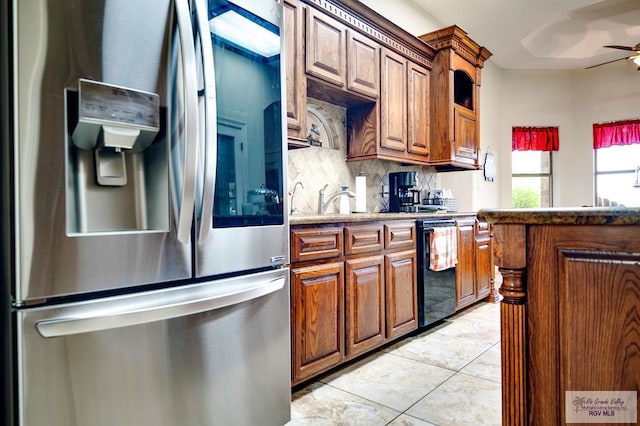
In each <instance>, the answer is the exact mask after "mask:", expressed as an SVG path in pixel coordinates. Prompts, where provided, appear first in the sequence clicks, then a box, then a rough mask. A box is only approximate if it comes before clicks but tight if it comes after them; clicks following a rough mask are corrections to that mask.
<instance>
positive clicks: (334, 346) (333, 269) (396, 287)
mask: <svg viewBox="0 0 640 426" xmlns="http://www.w3.org/2000/svg"><path fill="white" fill-rule="evenodd" d="M343 235H344V238H343V237H342V236H343ZM415 235H416V231H415V223H414V222H413V221H410V222H409V221H405V222H400V221H398V222H397V223H389V224H384V225H383V224H382V223H379V222H375V223H365V224H357V225H351V224H344V225H343V226H317V227H311V226H306V227H305V226H301V227H295V226H294V227H292V229H291V241H292V244H291V251H292V253H291V259H292V260H293V263H292V268H291V344H292V355H291V358H292V384H293V385H296V384H299V383H301V382H304V381H306V380H308V379H310V378H312V377H314V376H316V375H318V374H320V373H322V372H324V371H327V370H329V369H330V368H332V367H335V366H338V365H339V364H341V363H343V362H344V361H346V360H349V359H353V358H355V357H357V356H360V355H362V354H365V353H367V352H369V351H371V350H373V349H375V348H377V347H380V346H381V345H383V344H385V343H387V342H389V341H391V340H394V339H397V338H399V337H401V336H403V335H405V334H407V333H409V332H411V331H413V330H416V329H417V328H418V310H417V256H416V239H415ZM343 242H344V247H343ZM301 259H304V260H301Z"/></svg>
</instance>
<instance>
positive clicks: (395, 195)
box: [389, 172, 420, 212]
mask: <svg viewBox="0 0 640 426" xmlns="http://www.w3.org/2000/svg"><path fill="white" fill-rule="evenodd" d="M415 186H416V172H396V173H389V211H390V212H413V211H415V209H416V207H415V206H416V205H418V204H420V190H419V189H415Z"/></svg>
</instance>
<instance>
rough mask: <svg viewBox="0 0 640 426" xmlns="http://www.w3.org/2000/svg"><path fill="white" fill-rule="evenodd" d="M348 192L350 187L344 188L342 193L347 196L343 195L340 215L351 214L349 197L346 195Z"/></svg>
mask: <svg viewBox="0 0 640 426" xmlns="http://www.w3.org/2000/svg"><path fill="white" fill-rule="evenodd" d="M348 190H349V187H348V186H343V187H342V191H343V192H345V194H342V195H341V196H340V214H349V213H351V209H350V208H349V196H348V195H347V194H346V192H347V191H348Z"/></svg>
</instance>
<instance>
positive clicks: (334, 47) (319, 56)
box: [306, 7, 347, 87]
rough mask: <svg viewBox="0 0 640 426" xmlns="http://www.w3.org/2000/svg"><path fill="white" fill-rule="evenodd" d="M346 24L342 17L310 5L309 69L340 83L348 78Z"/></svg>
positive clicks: (323, 77)
mask: <svg viewBox="0 0 640 426" xmlns="http://www.w3.org/2000/svg"><path fill="white" fill-rule="evenodd" d="M345 33H346V28H345V27H344V26H343V25H342V24H340V23H339V22H338V21H336V20H334V19H332V18H330V17H328V16H326V15H324V14H323V13H321V12H319V11H317V10H315V9H313V8H311V7H309V8H307V31H306V42H307V44H306V46H307V48H306V64H307V67H306V69H307V73H309V74H311V75H313V76H315V77H318V78H320V79H322V80H325V81H328V82H329V83H333V84H335V85H337V86H340V87H345V82H346V57H347V54H346V51H345V50H346V40H345Z"/></svg>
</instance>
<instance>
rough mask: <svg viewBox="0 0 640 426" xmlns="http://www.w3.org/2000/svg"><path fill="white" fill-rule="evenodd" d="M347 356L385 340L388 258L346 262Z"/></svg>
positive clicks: (367, 349) (360, 352) (379, 257)
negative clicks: (385, 288)
mask: <svg viewBox="0 0 640 426" xmlns="http://www.w3.org/2000/svg"><path fill="white" fill-rule="evenodd" d="M345 286H346V355H347V357H348V358H351V357H355V356H357V355H359V354H362V353H364V352H367V351H369V350H371V349H373V348H375V347H377V346H379V345H381V344H382V343H384V333H385V329H384V316H385V309H384V257H383V256H382V255H379V256H371V257H365V258H361V259H351V260H347V262H346V282H345Z"/></svg>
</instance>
